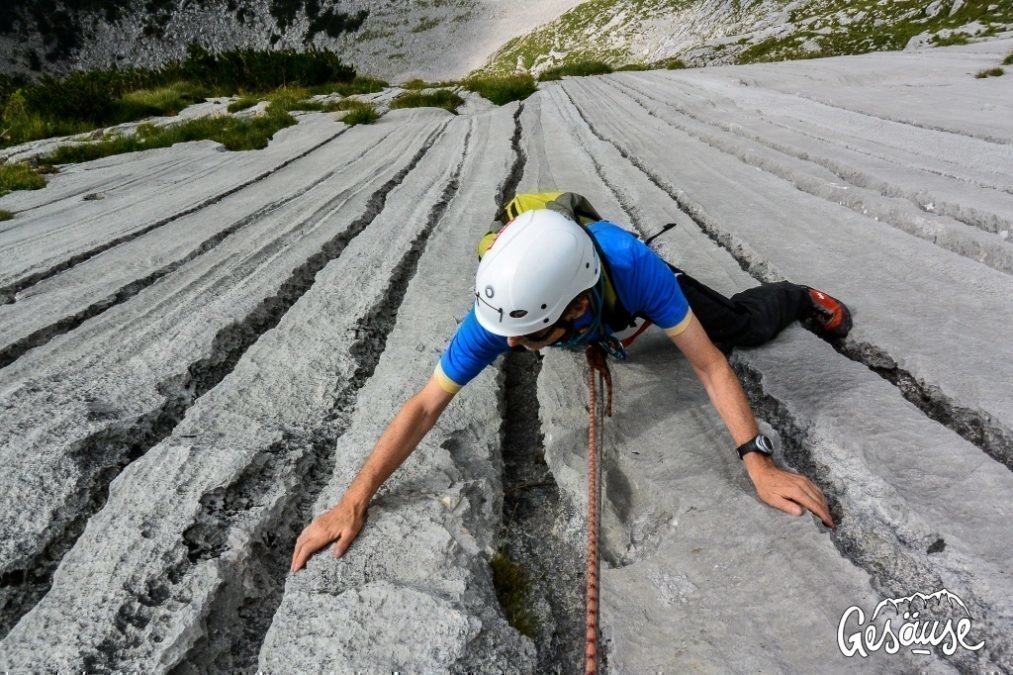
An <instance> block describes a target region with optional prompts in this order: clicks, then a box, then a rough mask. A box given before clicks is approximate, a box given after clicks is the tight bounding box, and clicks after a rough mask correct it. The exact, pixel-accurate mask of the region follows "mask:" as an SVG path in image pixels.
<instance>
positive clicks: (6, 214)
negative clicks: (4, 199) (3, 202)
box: [0, 209, 14, 222]
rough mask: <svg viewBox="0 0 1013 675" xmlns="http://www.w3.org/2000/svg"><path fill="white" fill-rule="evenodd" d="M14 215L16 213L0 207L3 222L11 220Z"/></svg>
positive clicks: (0, 217)
mask: <svg viewBox="0 0 1013 675" xmlns="http://www.w3.org/2000/svg"><path fill="white" fill-rule="evenodd" d="M13 217H14V214H13V213H11V212H10V211H5V210H4V209H0V222H3V221H5V220H10V219H11V218H13Z"/></svg>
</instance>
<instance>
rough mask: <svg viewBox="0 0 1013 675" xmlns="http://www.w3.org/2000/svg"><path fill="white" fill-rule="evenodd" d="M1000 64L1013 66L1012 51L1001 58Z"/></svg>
mask: <svg viewBox="0 0 1013 675" xmlns="http://www.w3.org/2000/svg"><path fill="white" fill-rule="evenodd" d="M1002 65H1004V66H1013V52H1010V53H1009V54H1007V55H1006V58H1004V59H1003V60H1002Z"/></svg>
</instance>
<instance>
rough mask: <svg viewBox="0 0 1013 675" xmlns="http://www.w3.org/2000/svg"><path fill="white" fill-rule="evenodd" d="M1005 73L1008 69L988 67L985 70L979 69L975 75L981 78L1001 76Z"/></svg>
mask: <svg viewBox="0 0 1013 675" xmlns="http://www.w3.org/2000/svg"><path fill="white" fill-rule="evenodd" d="M1005 73H1006V71H1005V70H1003V69H1002V68H986V69H985V70H979V71H978V72H977V73H975V74H974V76H975V77H976V78H978V79H979V80H980V79H983V78H986V77H1000V76H1001V75H1003V74H1005Z"/></svg>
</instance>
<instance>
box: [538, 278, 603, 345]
mask: <svg viewBox="0 0 1013 675" xmlns="http://www.w3.org/2000/svg"><path fill="white" fill-rule="evenodd" d="M604 285H605V278H604V277H602V276H599V277H598V283H596V284H595V285H594V286H592V287H591V307H590V309H591V314H592V319H591V323H590V325H589V326H588V327H587V328H585V329H584V330H583V332H577V330H576V329H575V328H574V326H573V320H570V321H567V322H566V323H565V328H566V333H565V334H564V335H563V337H562V338H560V339H559V340H557V341H556V342H555V343H554V344H553V345H551V346H553V347H560V348H562V349H568V348H574V347H581V346H583V345H586V344H589V343H591V342H595V341H597V339H596V338H593V337H592V336H593V335H595V334H596V333H597V332H598V329H599V328H600V327H601V325H602V317H603V316H604V314H605V312H604V308H605V302H604V300H603V294H602V287H603V286H604Z"/></svg>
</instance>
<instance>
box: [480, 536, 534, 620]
mask: <svg viewBox="0 0 1013 675" xmlns="http://www.w3.org/2000/svg"><path fill="white" fill-rule="evenodd" d="M489 567H490V568H491V570H492V584H493V587H494V588H495V589H496V598H497V599H498V600H499V604H500V606H501V607H502V608H503V613H504V614H505V615H506V619H507V621H508V622H509V623H510V625H511V626H513V627H514V628H516V629H517V631H518V632H519V633H520V634H521V635H526V636H527V637H529V638H533V637H535V634H536V633H537V632H538V622H537V621H536V620H535V617H534V616H532V615H531V612H530V611H529V610H528V607H530V604H531V603H530V600H529V598H528V595H529V588H530V586H531V583H530V581H529V580H528V575H527V573H526V572H525V571H524V568H523V567H521V566H520V565H518V564H517V563H515V562H513V561H512V560H510V558H509V557H508V556H507V555H506V553H504V552H503V551H502V550H500V551H498V552H497V553H496V555H494V556H493V557H492V560H490V561H489Z"/></svg>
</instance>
